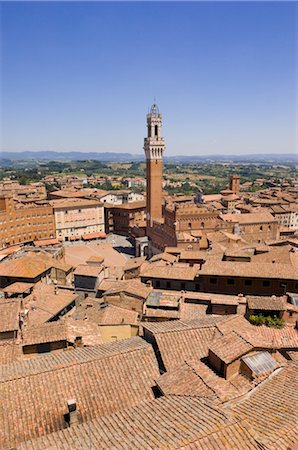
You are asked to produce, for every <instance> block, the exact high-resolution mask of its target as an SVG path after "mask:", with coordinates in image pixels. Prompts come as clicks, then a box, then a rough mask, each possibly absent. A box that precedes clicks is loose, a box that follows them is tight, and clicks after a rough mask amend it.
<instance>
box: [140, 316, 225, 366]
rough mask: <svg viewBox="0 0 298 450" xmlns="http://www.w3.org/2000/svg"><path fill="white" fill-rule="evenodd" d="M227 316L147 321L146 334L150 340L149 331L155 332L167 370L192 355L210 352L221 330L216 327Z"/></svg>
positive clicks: (199, 356)
mask: <svg viewBox="0 0 298 450" xmlns="http://www.w3.org/2000/svg"><path fill="white" fill-rule="evenodd" d="M220 320H223V316H220V317H219V316H216V317H212V316H206V318H202V319H197V320H191V321H181V320H173V321H169V322H160V323H158V322H157V323H154V322H152V323H147V322H146V323H143V324H142V325H143V328H144V337H145V339H148V340H150V339H151V337H150V335H148V332H149V333H151V334H152V335H153V336H154V339H155V341H156V344H157V346H158V350H159V352H160V356H161V359H162V361H163V364H164V366H165V369H166V370H170V369H172V368H174V367H176V366H179V365H180V364H182V363H183V362H184V361H185V360H187V359H191V358H202V357H204V356H207V355H208V349H209V346H210V343H211V342H212V341H213V340H214V339H216V338H217V337H218V336H220V335H221V333H220V332H219V331H218V330H217V328H216V327H215V324H216V322H217V321H220Z"/></svg>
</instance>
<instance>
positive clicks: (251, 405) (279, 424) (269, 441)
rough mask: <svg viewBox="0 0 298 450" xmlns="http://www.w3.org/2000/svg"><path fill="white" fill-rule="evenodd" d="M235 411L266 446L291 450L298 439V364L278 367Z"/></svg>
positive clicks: (238, 404) (234, 408) (239, 403)
mask: <svg viewBox="0 0 298 450" xmlns="http://www.w3.org/2000/svg"><path fill="white" fill-rule="evenodd" d="M232 410H233V412H234V413H235V415H236V417H239V418H241V419H245V420H246V421H247V423H248V424H249V425H250V426H251V428H252V429H253V432H254V433H255V434H256V435H257V437H258V438H257V439H258V441H259V442H260V443H261V444H263V445H264V446H266V448H268V449H269V448H270V449H280V450H283V449H284V450H286V449H288V448H289V446H290V445H292V444H294V443H295V442H297V432H298V425H297V424H298V364H297V363H291V364H289V365H288V366H287V367H285V368H282V369H279V370H276V371H275V372H274V373H273V374H272V375H271V376H270V377H269V378H267V380H265V381H264V382H263V383H262V384H260V385H259V386H258V387H257V388H256V389H254V391H253V392H251V393H250V394H249V395H247V396H246V397H245V398H244V399H243V400H242V401H240V402H238V403H237V404H236V406H235V407H233V408H232Z"/></svg>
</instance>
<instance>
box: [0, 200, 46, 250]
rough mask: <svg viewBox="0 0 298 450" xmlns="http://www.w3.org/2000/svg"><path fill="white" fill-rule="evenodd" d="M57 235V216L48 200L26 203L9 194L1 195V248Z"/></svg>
mask: <svg viewBox="0 0 298 450" xmlns="http://www.w3.org/2000/svg"><path fill="white" fill-rule="evenodd" d="M53 237H55V217H54V213H53V208H52V206H51V205H49V204H48V202H43V203H41V204H37V203H34V202H31V203H27V204H26V205H24V204H22V203H18V202H16V201H15V200H14V199H13V197H12V196H11V195H9V194H6V195H2V196H1V197H0V248H1V247H7V246H9V245H14V244H18V243H21V242H30V241H34V240H42V239H51V238H53Z"/></svg>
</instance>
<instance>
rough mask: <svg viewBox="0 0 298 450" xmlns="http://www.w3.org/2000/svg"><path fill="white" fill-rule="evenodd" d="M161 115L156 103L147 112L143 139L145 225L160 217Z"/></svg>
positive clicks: (162, 143)
mask: <svg viewBox="0 0 298 450" xmlns="http://www.w3.org/2000/svg"><path fill="white" fill-rule="evenodd" d="M161 126H162V115H161V114H160V112H159V110H158V107H157V105H156V104H154V105H152V106H151V109H150V112H149V113H148V114H147V137H145V139H144V150H145V156H146V179H147V227H151V226H152V223H153V220H159V219H162V156H163V152H164V149H165V142H164V138H163V137H161Z"/></svg>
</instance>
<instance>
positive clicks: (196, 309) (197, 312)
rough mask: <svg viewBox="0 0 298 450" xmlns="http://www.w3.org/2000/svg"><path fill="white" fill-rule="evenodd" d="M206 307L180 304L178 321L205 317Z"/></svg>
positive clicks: (194, 304)
mask: <svg viewBox="0 0 298 450" xmlns="http://www.w3.org/2000/svg"><path fill="white" fill-rule="evenodd" d="M207 308H208V305H201V304H196V303H184V302H183V303H181V305H180V319H181V320H191V319H199V318H200V317H206V311H207Z"/></svg>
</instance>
